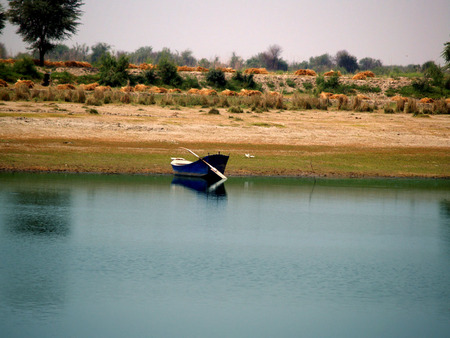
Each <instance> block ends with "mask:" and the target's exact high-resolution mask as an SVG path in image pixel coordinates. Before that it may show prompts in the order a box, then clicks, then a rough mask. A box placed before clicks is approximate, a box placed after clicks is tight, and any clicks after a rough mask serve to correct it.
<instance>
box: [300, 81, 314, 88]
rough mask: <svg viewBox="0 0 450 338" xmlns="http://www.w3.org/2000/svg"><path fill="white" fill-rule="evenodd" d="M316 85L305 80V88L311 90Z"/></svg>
mask: <svg viewBox="0 0 450 338" xmlns="http://www.w3.org/2000/svg"><path fill="white" fill-rule="evenodd" d="M313 87H314V85H313V84H312V83H311V82H305V83H303V88H305V90H311V89H313Z"/></svg>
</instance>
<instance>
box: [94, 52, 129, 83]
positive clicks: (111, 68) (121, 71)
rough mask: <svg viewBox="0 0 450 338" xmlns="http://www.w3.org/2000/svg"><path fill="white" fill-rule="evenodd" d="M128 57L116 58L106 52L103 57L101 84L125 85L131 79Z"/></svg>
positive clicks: (100, 73)
mask: <svg viewBox="0 0 450 338" xmlns="http://www.w3.org/2000/svg"><path fill="white" fill-rule="evenodd" d="M127 69H128V58H127V57H126V56H121V57H120V58H119V60H116V59H115V58H114V57H112V56H111V54H109V53H108V54H105V55H103V56H102V58H101V65H100V72H99V75H100V81H99V82H100V84H102V85H105V86H111V87H120V86H125V85H126V84H127V82H128V81H129V75H128V72H127Z"/></svg>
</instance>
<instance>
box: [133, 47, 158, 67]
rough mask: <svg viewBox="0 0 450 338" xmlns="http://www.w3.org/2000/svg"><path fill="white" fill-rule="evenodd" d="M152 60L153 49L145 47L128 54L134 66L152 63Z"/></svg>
mask: <svg viewBox="0 0 450 338" xmlns="http://www.w3.org/2000/svg"><path fill="white" fill-rule="evenodd" d="M152 59H153V47H151V46H145V47H140V48H138V49H136V50H135V51H134V52H133V53H131V54H130V62H131V63H135V64H141V63H152V62H151V60H152Z"/></svg>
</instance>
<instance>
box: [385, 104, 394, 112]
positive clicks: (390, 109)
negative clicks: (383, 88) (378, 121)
mask: <svg viewBox="0 0 450 338" xmlns="http://www.w3.org/2000/svg"><path fill="white" fill-rule="evenodd" d="M384 113H385V114H394V109H392V108H391V107H390V106H389V105H388V104H387V105H385V106H384Z"/></svg>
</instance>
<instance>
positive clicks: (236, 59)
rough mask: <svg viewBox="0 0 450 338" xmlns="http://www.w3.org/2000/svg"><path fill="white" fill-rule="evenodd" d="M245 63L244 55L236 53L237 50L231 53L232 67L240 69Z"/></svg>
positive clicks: (230, 63)
mask: <svg viewBox="0 0 450 338" xmlns="http://www.w3.org/2000/svg"><path fill="white" fill-rule="evenodd" d="M243 64H244V59H242V57H240V56H238V55H236V52H233V54H232V55H231V59H230V62H229V65H230V67H231V68H234V69H237V70H239V69H241V68H242V66H243Z"/></svg>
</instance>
